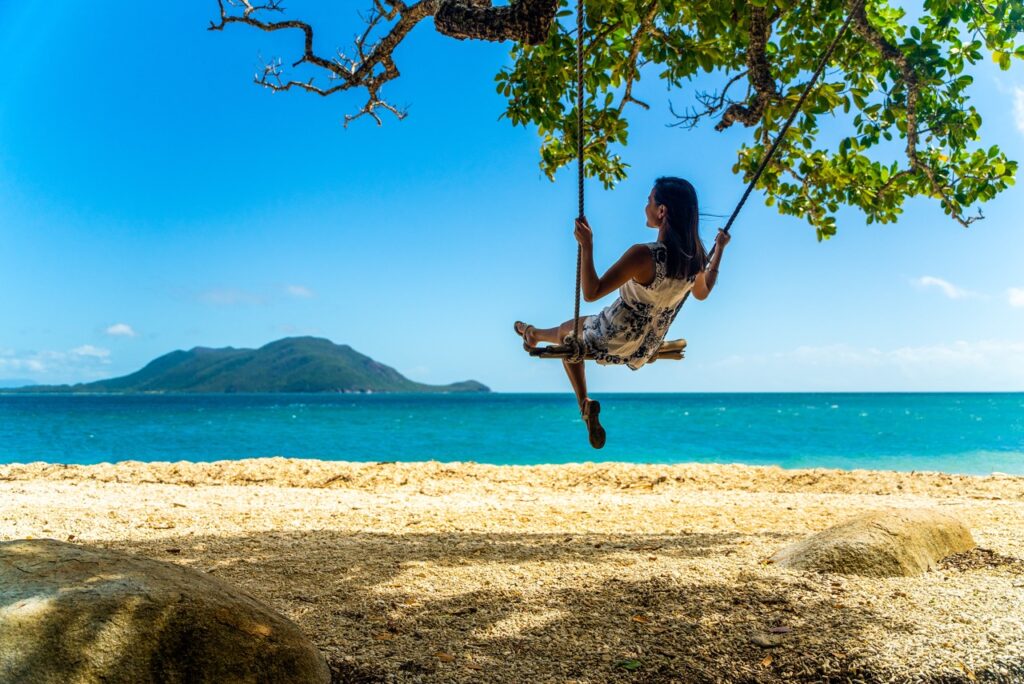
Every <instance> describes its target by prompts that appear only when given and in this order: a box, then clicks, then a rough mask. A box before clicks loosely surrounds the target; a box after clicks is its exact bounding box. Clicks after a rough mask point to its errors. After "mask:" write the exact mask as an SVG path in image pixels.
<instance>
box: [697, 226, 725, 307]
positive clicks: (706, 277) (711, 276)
mask: <svg viewBox="0 0 1024 684" xmlns="http://www.w3.org/2000/svg"><path fill="white" fill-rule="evenodd" d="M730 239H731V238H730V236H729V234H728V233H726V232H725V231H723V230H719V231H718V235H717V236H715V253H714V255H713V256H712V257H711V262H710V263H709V264H708V267H707V269H705V270H703V271H701V272H700V273H698V274H697V278H696V279H695V280H694V281H693V289H692V290H690V293H691V294H692V295H693V296H694V298H695V299H700V300H704V299H707V298H708V295H709V294H711V290H712V289H713V288H714V287H715V282H716V281H717V280H718V265H719V264H720V263H722V254H723V253H725V246H726V245H727V244H729V240H730Z"/></svg>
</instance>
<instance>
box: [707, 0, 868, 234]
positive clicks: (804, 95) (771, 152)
mask: <svg viewBox="0 0 1024 684" xmlns="http://www.w3.org/2000/svg"><path fill="white" fill-rule="evenodd" d="M863 3H864V0H857V2H856V3H855V4H854V6H853V7H851V8H850V14H849V16H847V17H846V22H845V23H844V24H843V27H842V28H841V29H839V33H837V34H836V37H835V38H833V39H832V44H831V45H829V46H828V50H826V51H825V56H824V57H822V58H821V62H820V63H819V64H818V68H817V70H815V72H814V75H813V76H812V77H811V82H810V83H808V84H807V87H806V88H804V92H803V93H801V95H800V100H799V101H798V102H797V103H796V107H793V111H792V112H790V114H789V118H788V119H786V123H785V124H783V126H782V130H780V131H779V134H778V136H776V138H775V142H773V143H772V146H771V148H769V150H768V154H766V155H765V157H764V159H762V160H761V165H760V166H759V167H757V171H756V172H755V173H754V178H753V179H752V180H751V181H750V183H749V184H748V185H747V189H746V191H745V192H744V193H743V197H741V198H740V202H739V204H737V205H736V208H735V209H733V212H732V216H730V217H729V220H728V221H727V222H726V224H725V228H723V230H724V231H725V232H726V233H728V232H729V229H730V228H732V222H733V221H735V220H736V215H737V214H739V213H740V209H741V208H743V203H744V202H746V201H747V197H749V196H750V193H751V191H752V190H753V189H754V186H755V185H757V181H758V180H759V179H760V178H761V173H762V172H763V171H764V170H765V168H767V166H768V162H770V161H771V159H772V156H774V154H775V149H776V148H777V147H778V146H779V143H780V142H782V138H783V136H785V135H786V131H788V130H789V126H790V124H792V123H793V120H794V119H796V115H797V114H799V113H800V109H801V108H802V107H803V106H804V100H806V99H807V96H808V95H809V94H810V92H811V89H812V88H814V84H815V82H816V81H817V80H818V76H820V75H821V72H822V71H824V70H825V65H826V64H828V60H829V58H830V57H831V56H832V51H833V50H835V49H836V45H838V44H839V40H840V39H841V38H842V37H843V35H844V34H845V33H846V29H847V27H849V25H850V21H851V20H852V19H853V15H854V13H855V12H856V11H857V10H859V9H860V6H861V5H862V4H863Z"/></svg>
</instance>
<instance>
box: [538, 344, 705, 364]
mask: <svg viewBox="0 0 1024 684" xmlns="http://www.w3.org/2000/svg"><path fill="white" fill-rule="evenodd" d="M527 351H529V352H530V356H535V357H537V358H539V359H564V358H566V357H569V356H572V349H571V348H569V347H567V346H565V345H563V344H550V345H546V346H543V347H534V348H533V349H528V350H527ZM685 351H686V340H668V341H666V342H662V343H661V346H660V347H658V353H657V354H655V355H654V357H653V358H652V359H651V360H650V361H648V362H647V363H653V362H654V361H657V360H658V359H669V360H672V361H678V360H680V359H682V358H683V353H684V352H685ZM584 358H586V360H588V361H593V360H594V357H593V355H592V354H587V355H586V357H584Z"/></svg>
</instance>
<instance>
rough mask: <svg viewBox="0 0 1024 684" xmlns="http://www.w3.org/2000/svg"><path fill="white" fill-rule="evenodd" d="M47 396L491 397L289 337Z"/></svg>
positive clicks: (470, 386)
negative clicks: (429, 382)
mask: <svg viewBox="0 0 1024 684" xmlns="http://www.w3.org/2000/svg"><path fill="white" fill-rule="evenodd" d="M8 391H15V392H25V393H33V394H35V393H47V392H90V393H91V392H116V393H134V392H197V393H198V392H209V393H217V392H222V393H232V392H253V393H255V392H352V393H369V392H490V389H489V388H488V387H487V386H486V385H483V384H482V383H479V382H477V381H475V380H466V381H463V382H455V383H452V384H450V385H425V384H423V383H419V382H413V381H412V380H409V379H408V378H406V377H405V376H404V375H402V374H401V373H399V372H398V371H396V370H395V369H394V368H391V367H390V366H385V365H384V364H382V363H379V362H377V361H374V360H373V359H371V358H370V357H369V356H366V355H364V354H360V353H359V352H357V351H356V350H354V349H352V347H350V346H348V345H347V344H334V343H333V342H331V341H330V340H328V339H324V338H321V337H286V338H284V339H281V340H277V341H276V342H271V343H270V344H267V345H264V346H262V347H260V348H259V349H235V348H234V347H224V348H222V349H211V348H209V347H195V348H193V349H190V350H188V351H181V350H178V351H173V352H171V353H170V354H165V355H164V356H161V357H159V358H157V359H154V360H153V361H150V362H149V363H148V364H147V365H146V366H145V367H144V368H142V369H141V370H139V371H136V372H135V373H132V374H131V375H125V376H123V377H120V378H111V379H109V380H100V381H97V382H90V383H79V384H76V385H33V386H30V387H22V388H19V389H15V390H8Z"/></svg>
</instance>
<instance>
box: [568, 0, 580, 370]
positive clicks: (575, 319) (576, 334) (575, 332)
mask: <svg viewBox="0 0 1024 684" xmlns="http://www.w3.org/2000/svg"><path fill="white" fill-rule="evenodd" d="M576 176H577V186H578V190H579V216H578V219H582V218H583V0H576ZM582 270H583V246H582V245H577V246H576V305H575V307H574V309H573V316H572V336H573V338H574V339H575V340H576V342H577V344H576V348H577V350H579V353H580V354H582V350H581V349H580V347H582V345H580V344H578V341H579V338H580V282H581V279H580V276H581V274H582ZM570 363H575V361H573V362H570Z"/></svg>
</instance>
